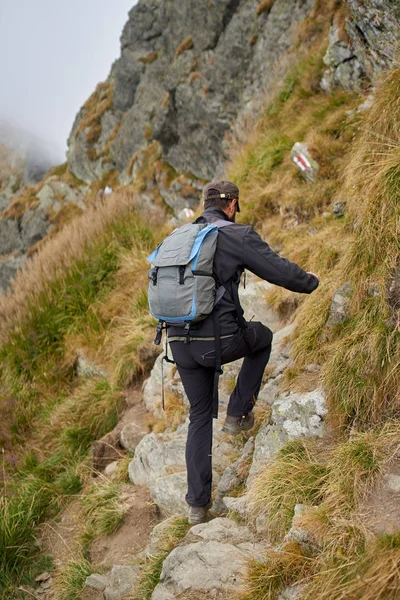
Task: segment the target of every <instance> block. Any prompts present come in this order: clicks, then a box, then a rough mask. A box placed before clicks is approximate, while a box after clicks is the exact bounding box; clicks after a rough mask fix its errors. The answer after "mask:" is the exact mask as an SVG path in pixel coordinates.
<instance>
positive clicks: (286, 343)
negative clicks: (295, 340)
mask: <svg viewBox="0 0 400 600" xmlns="http://www.w3.org/2000/svg"><path fill="white" fill-rule="evenodd" d="M293 331H294V324H293V323H292V324H290V325H287V326H286V327H283V328H282V329H280V330H279V331H277V332H276V333H275V334H274V337H273V340H272V351H271V356H270V359H269V362H268V370H269V371H270V378H272V379H273V378H275V377H277V376H278V375H280V374H281V373H283V371H284V370H285V369H286V367H288V366H289V364H290V340H289V338H290V336H291V335H292V333H293Z"/></svg>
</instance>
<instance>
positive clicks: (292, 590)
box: [278, 583, 306, 600]
mask: <svg viewBox="0 0 400 600" xmlns="http://www.w3.org/2000/svg"><path fill="white" fill-rule="evenodd" d="M305 589H306V585H305V584H304V583H298V584H297V585H290V586H288V587H287V588H285V589H284V590H283V591H282V592H280V594H279V596H278V600H301V598H302V597H303V594H304V592H305Z"/></svg>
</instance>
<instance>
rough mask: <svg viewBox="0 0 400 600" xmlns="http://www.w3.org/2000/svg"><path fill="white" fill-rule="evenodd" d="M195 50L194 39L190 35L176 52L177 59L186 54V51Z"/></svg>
mask: <svg viewBox="0 0 400 600" xmlns="http://www.w3.org/2000/svg"><path fill="white" fill-rule="evenodd" d="M192 48H193V37H192V36H191V35H189V36H188V37H187V38H185V39H184V40H183V42H181V43H180V44H179V46H178V47H177V49H176V50H175V58H177V57H178V56H179V55H180V54H182V52H186V50H191V49H192Z"/></svg>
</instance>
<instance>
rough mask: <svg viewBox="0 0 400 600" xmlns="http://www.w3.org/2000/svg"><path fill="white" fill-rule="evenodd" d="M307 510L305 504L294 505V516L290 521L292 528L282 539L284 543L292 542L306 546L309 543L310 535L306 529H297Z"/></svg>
mask: <svg viewBox="0 0 400 600" xmlns="http://www.w3.org/2000/svg"><path fill="white" fill-rule="evenodd" d="M307 508H309V507H308V506H307V505H306V504H296V506H295V507H294V516H293V519H292V526H291V528H290V529H289V531H288V532H287V534H286V535H285V537H284V542H290V541H294V542H297V543H299V544H308V542H309V541H310V534H309V532H308V531H307V529H304V528H303V527H299V525H298V523H299V520H300V519H301V517H302V515H304V513H305V512H306V510H307Z"/></svg>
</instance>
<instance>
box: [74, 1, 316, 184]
mask: <svg viewBox="0 0 400 600" xmlns="http://www.w3.org/2000/svg"><path fill="white" fill-rule="evenodd" d="M313 4H314V3H313V1H312V0H305V1H303V2H295V3H293V2H291V1H290V0H275V2H274V3H273V6H272V7H271V9H270V10H269V11H266V12H263V13H262V14H257V10H256V9H257V3H256V2H248V1H245V0H221V1H220V2H211V3H206V2H196V1H195V0H189V1H188V2H185V3H184V5H182V4H179V3H176V2H174V3H172V2H168V3H167V2H163V1H160V0H140V1H139V2H138V4H137V5H136V6H135V7H134V8H133V9H132V11H131V12H130V14H129V21H128V22H127V24H126V25H125V28H124V30H123V33H122V36H121V56H120V58H119V59H118V60H117V61H116V62H115V63H114V65H113V67H112V70H111V73H110V76H109V78H108V80H107V83H106V84H103V88H102V89H101V90H98V93H97V96H96V97H93V102H92V104H94V105H95V107H96V108H95V109H93V107H92V106H91V105H90V103H89V102H88V103H87V104H86V106H85V107H83V108H82V110H81V111H80V113H79V114H78V115H77V118H76V120H75V123H74V126H73V128H72V131H71V135H70V137H69V151H68V161H69V165H70V168H71V169H72V171H73V172H74V173H75V175H77V176H78V177H79V178H81V179H83V180H84V181H86V182H91V181H94V180H95V179H97V178H98V177H99V176H100V174H101V173H102V172H105V171H107V170H109V169H110V168H116V169H117V170H118V171H119V173H120V174H121V177H124V181H126V174H127V169H128V168H129V166H130V164H131V161H132V158H133V157H134V156H135V153H137V152H139V151H140V150H142V149H143V148H145V147H146V146H147V145H148V143H151V142H153V141H158V142H159V144H160V145H161V148H162V157H163V160H165V161H166V162H167V163H168V164H169V165H170V166H171V167H173V169H175V171H177V172H178V174H179V173H182V172H189V173H191V174H192V175H194V176H195V177H197V178H199V179H206V180H209V179H211V178H212V177H213V176H214V175H215V174H216V173H218V172H219V171H220V170H221V166H222V164H223V161H224V158H225V153H224V138H225V135H226V134H227V133H229V131H230V130H231V128H232V125H233V123H234V121H235V119H236V117H237V115H238V114H239V112H240V111H241V110H243V109H244V108H245V107H246V106H248V105H249V103H251V102H252V100H253V99H254V97H255V96H256V95H257V94H259V92H260V91H262V90H264V89H265V88H266V87H267V86H268V84H269V83H270V82H271V81H272V79H273V77H274V65H275V64H276V62H277V61H283V58H284V55H285V53H286V52H287V50H288V49H289V48H290V46H291V44H292V42H293V36H294V34H295V31H296V27H297V25H298V24H299V23H301V22H302V21H303V20H304V18H305V17H306V16H307V15H308V14H309V13H310V10H311V8H312V6H313ZM282 69H284V67H282ZM282 69H281V71H282ZM281 74H282V73H281ZM232 82H234V85H232ZM90 111H93V114H94V112H96V115H97V116H96V122H93V119H94V117H93V119H91V117H90ZM122 117H123V119H122ZM93 140H95V141H93ZM106 147H107V148H106ZM105 148H106V150H107V151H105ZM91 149H92V150H91ZM129 176H130V173H128V178H129Z"/></svg>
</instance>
